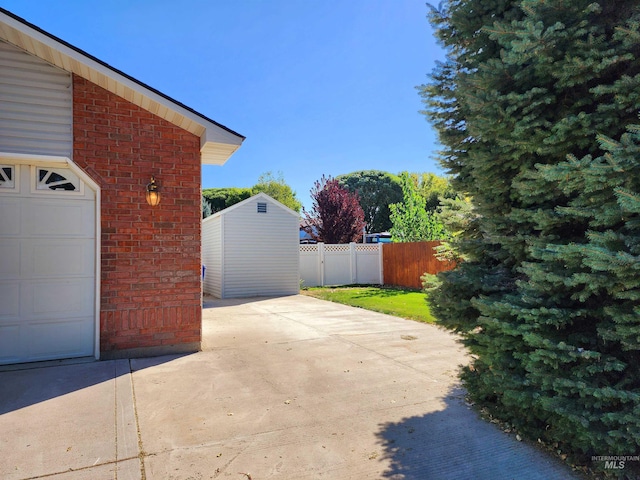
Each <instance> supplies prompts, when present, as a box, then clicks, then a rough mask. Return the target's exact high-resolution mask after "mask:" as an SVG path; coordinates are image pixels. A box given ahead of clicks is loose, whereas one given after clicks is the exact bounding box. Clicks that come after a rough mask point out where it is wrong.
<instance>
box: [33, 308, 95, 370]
mask: <svg viewBox="0 0 640 480" xmlns="http://www.w3.org/2000/svg"><path fill="white" fill-rule="evenodd" d="M91 323H92V322H91V318H90V317H87V318H76V319H68V320H64V321H57V322H56V321H52V320H50V321H46V322H43V323H37V322H32V323H31V324H29V325H28V327H27V328H26V329H25V331H24V333H25V335H26V337H27V344H28V345H29V351H30V356H31V357H32V359H34V360H47V359H50V358H61V357H77V356H88V355H92V354H93V329H92V328H90V327H89V325H91Z"/></svg>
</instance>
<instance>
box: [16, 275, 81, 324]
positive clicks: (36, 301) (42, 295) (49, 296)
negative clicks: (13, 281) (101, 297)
mask: <svg viewBox="0 0 640 480" xmlns="http://www.w3.org/2000/svg"><path fill="white" fill-rule="evenodd" d="M92 280H93V279H91V278H78V279H75V280H67V279H65V280H52V281H37V282H30V283H29V284H28V285H23V292H24V293H25V295H24V296H23V298H24V299H25V302H27V303H26V304H23V308H22V314H23V315H27V316H29V317H30V318H34V319H39V318H54V319H60V318H66V317H70V316H74V317H75V316H84V315H90V314H91V313H92V312H93V297H94V295H93V288H94V286H93V282H92Z"/></svg>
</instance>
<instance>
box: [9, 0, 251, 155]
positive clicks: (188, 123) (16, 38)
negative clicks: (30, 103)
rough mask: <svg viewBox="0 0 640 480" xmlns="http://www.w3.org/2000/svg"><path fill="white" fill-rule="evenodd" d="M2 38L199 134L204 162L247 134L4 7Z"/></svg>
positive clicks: (226, 151)
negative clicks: (231, 127) (236, 130)
mask: <svg viewBox="0 0 640 480" xmlns="http://www.w3.org/2000/svg"><path fill="white" fill-rule="evenodd" d="M0 39H3V40H5V41H6V42H8V43H11V44H13V45H15V46H16V47H18V48H20V49H22V50H24V51H26V52H28V53H30V54H32V55H35V56H36V57H39V58H41V59H43V60H45V61H46V62H48V63H50V64H52V65H55V66H57V67H59V68H61V69H63V70H66V71H68V72H72V73H75V74H76V75H79V76H81V77H83V78H86V79H87V80H89V81H91V82H93V83H95V84H96V85H99V86H100V87H102V88H104V89H106V90H108V91H110V92H112V93H115V94H116V95H119V96H121V97H122V98H124V99H126V100H128V101H130V102H131V103H133V104H135V105H138V106H139V107H141V108H144V109H145V110H148V111H149V112H151V113H153V114H155V115H158V116H159V117H161V118H163V119H164V120H166V121H168V122H170V123H173V124H174V125H177V126H178V127H180V128H183V129H184V130H186V131H188V132H191V133H193V134H194V135H197V136H198V137H200V153H201V161H202V163H204V164H209V165H222V164H224V163H225V162H226V161H227V160H228V159H229V157H230V156H231V155H232V154H233V153H234V152H235V151H236V150H237V149H238V148H240V145H241V144H242V141H243V140H244V138H245V137H243V136H242V135H240V134H239V133H236V132H234V131H233V130H231V129H229V128H227V127H225V126H224V125H221V124H219V123H217V122H215V121H214V120H211V119H210V118H208V117H206V116H204V115H203V114H201V113H198V112H196V111H195V110H193V109H192V108H190V107H187V106H186V105H184V104H182V103H180V102H178V101H177V100H174V99H172V98H171V97H169V96H167V95H165V94H163V93H161V92H160V91H158V90H156V89H154V88H152V87H150V86H148V85H146V84H144V83H142V82H140V81H139V80H136V79H135V78H133V77H131V76H130V75H127V74H126V73H124V72H122V71H120V70H118V69H116V68H114V67H112V66H110V65H108V64H106V63H104V62H102V61H101V60H99V59H97V58H96V57H94V56H92V55H90V54H88V53H86V52H84V51H83V50H81V49H79V48H77V47H74V46H73V45H71V44H69V43H67V42H65V41H64V40H61V39H60V38H58V37H56V36H54V35H51V34H50V33H47V32H45V31H44V30H42V29H40V28H38V27H37V26H35V25H33V24H31V23H29V22H27V21H26V20H24V19H22V18H20V17H18V16H16V15H14V14H13V13H11V12H9V11H7V10H5V9H3V8H2V7H0Z"/></svg>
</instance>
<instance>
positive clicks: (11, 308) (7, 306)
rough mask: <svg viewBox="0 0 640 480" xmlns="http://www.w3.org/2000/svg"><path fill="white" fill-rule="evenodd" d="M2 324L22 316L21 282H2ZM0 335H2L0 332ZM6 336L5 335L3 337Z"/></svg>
mask: <svg viewBox="0 0 640 480" xmlns="http://www.w3.org/2000/svg"><path fill="white" fill-rule="evenodd" d="M0 306H1V308H0V326H1V325H2V324H3V323H5V322H7V321H11V322H15V321H17V320H18V318H19V316H20V283H19V282H18V281H17V280H14V281H12V282H0ZM0 335H2V334H1V333H0ZM3 338H5V337H3Z"/></svg>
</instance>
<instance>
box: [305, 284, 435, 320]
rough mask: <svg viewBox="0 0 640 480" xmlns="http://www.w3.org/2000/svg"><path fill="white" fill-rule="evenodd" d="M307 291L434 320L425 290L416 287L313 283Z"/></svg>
mask: <svg viewBox="0 0 640 480" xmlns="http://www.w3.org/2000/svg"><path fill="white" fill-rule="evenodd" d="M300 293H302V294H303V295H309V296H311V297H316V298H321V299H322V300H329V301H331V302H336V303H343V304H345V305H351V306H353V307H360V308H365V309H367V310H373V311H374V312H382V313H388V314H390V315H395V316H397V317H402V318H407V319H409V320H417V321H420V322H426V323H433V322H434V321H435V319H434V318H433V317H432V316H431V312H430V311H429V305H428V304H427V301H426V299H425V294H424V293H422V292H418V291H415V290H409V289H403V288H392V287H350V286H345V287H310V288H307V289H304V290H301V292H300Z"/></svg>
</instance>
